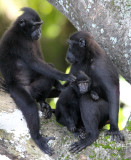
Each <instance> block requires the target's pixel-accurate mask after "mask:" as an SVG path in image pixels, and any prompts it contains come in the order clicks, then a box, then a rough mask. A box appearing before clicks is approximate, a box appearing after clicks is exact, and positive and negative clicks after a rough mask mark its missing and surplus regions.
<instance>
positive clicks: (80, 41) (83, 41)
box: [79, 38, 86, 47]
mask: <svg viewBox="0 0 131 160" xmlns="http://www.w3.org/2000/svg"><path fill="white" fill-rule="evenodd" d="M79 46H80V47H85V46H86V40H85V39H83V38H81V39H80V40H79Z"/></svg>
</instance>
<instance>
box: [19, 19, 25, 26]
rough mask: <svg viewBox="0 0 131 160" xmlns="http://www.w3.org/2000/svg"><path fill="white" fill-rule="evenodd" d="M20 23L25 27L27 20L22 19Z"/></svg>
mask: <svg viewBox="0 0 131 160" xmlns="http://www.w3.org/2000/svg"><path fill="white" fill-rule="evenodd" d="M19 24H20V26H21V27H24V26H25V20H24V19H21V20H20V22H19Z"/></svg>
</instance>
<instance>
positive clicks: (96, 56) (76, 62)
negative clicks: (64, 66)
mask: <svg viewBox="0 0 131 160" xmlns="http://www.w3.org/2000/svg"><path fill="white" fill-rule="evenodd" d="M68 43H69V48H68V51H67V55H66V59H67V60H68V62H69V63H70V64H71V70H70V73H72V74H73V75H74V76H76V75H77V73H78V71H80V70H82V71H83V72H85V74H87V75H88V76H89V77H90V78H91V82H92V83H91V90H93V91H95V92H96V93H97V94H98V95H99V97H100V98H102V99H103V100H104V102H105V101H106V102H107V103H108V105H109V121H110V130H109V131H108V132H107V134H109V135H111V136H112V137H113V139H116V140H119V141H120V140H123V141H124V136H123V135H122V134H121V133H120V132H119V129H118V112H119V76H118V73H117V71H116V69H115V67H114V66H113V64H112V62H111V60H110V59H109V57H108V56H107V54H106V53H105V52H104V50H103V49H102V48H101V47H100V46H99V45H98V43H97V42H96V41H95V40H94V38H93V36H92V35H91V34H90V33H89V32H83V31H80V32H76V33H74V34H73V35H72V36H71V37H70V39H69V40H68ZM88 99H89V97H88V96H87V98H86V96H83V97H82V100H83V102H82V101H81V102H80V106H79V107H80V113H81V118H82V121H83V123H84V126H87V125H88V123H87V122H86V119H87V118H89V117H87V114H86V112H88V108H89V107H87V109H86V107H84V106H88V105H89V102H90V101H89V100H88ZM86 103H87V105H86ZM94 103H96V102H95V101H94ZM98 104H99V103H98ZM81 105H82V106H81ZM91 106H92V108H93V106H94V105H92V104H91ZM90 111H91V112H92V114H93V113H94V114H96V113H97V112H96V107H94V108H93V109H92V110H90ZM99 113H100V112H99ZM99 113H97V114H99ZM97 114H96V121H97ZM99 116H100V118H101V114H100V115H99ZM94 118H95V117H94ZM90 119H92V117H90ZM90 122H91V121H90ZM93 122H94V123H92V126H93V128H94V125H95V123H96V125H97V123H98V122H95V121H93ZM95 132H96V130H94V135H95V134H96V135H97V133H95ZM87 145H90V143H89V142H88V141H84V142H83V144H82V143H75V144H74V145H73V146H72V148H71V151H79V149H78V148H79V146H80V148H81V149H82V148H84V147H85V146H87Z"/></svg>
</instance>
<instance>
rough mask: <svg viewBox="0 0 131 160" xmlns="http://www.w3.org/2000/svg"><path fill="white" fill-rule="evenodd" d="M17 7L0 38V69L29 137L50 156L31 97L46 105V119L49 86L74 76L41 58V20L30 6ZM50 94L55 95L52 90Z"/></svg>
mask: <svg viewBox="0 0 131 160" xmlns="http://www.w3.org/2000/svg"><path fill="white" fill-rule="evenodd" d="M21 10H22V11H23V14H22V15H21V16H19V17H18V18H17V19H16V21H15V22H14V23H13V25H12V26H11V27H10V28H9V29H8V30H7V31H6V32H5V34H4V35H3V37H2V39H1V42H0V70H1V73H2V76H3V78H4V80H5V84H6V87H8V91H9V93H10V94H11V96H12V98H13V99H14V101H15V103H16V104H17V106H18V107H19V108H20V109H21V111H22V113H23V115H24V116H25V119H26V121H27V125H28V127H29V130H30V134H31V137H32V138H33V140H34V141H35V143H36V144H37V145H38V146H39V148H40V149H41V150H42V151H44V152H45V153H47V154H49V155H52V154H53V150H52V149H51V148H50V147H49V146H48V145H47V142H48V141H49V140H50V139H52V138H46V137H42V136H41V134H40V133H39V116H38V109H37V104H36V101H35V100H37V101H38V102H40V103H41V105H42V107H43V106H44V107H45V108H47V117H46V118H49V117H50V116H51V113H50V110H51V109H50V106H49V105H47V104H45V99H46V98H47V97H48V96H49V95H51V88H52V86H56V87H57V86H59V87H60V84H59V85H58V83H59V82H58V81H57V80H64V81H74V80H75V77H74V76H73V75H66V74H64V73H62V72H60V71H58V70H57V69H55V68H54V67H52V66H51V65H50V64H47V63H46V62H45V61H44V60H43V59H42V56H41V51H40V46H39V42H38V39H39V38H40V36H41V27H40V26H41V24H42V21H41V19H40V17H39V15H38V14H37V13H36V12H35V11H34V10H33V9H31V8H22V9H21ZM59 87H58V88H59ZM53 95H56V94H55V93H54V92H53Z"/></svg>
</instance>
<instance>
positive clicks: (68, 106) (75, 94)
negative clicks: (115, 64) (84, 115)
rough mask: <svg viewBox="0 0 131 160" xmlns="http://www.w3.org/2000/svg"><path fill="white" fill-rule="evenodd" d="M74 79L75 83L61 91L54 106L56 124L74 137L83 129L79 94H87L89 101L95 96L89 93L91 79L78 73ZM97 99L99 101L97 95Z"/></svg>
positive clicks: (82, 73)
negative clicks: (65, 128) (64, 127)
mask: <svg viewBox="0 0 131 160" xmlns="http://www.w3.org/2000/svg"><path fill="white" fill-rule="evenodd" d="M76 77H77V79H76V81H75V82H73V83H71V84H69V85H68V86H67V87H65V89H63V90H62V92H61V94H60V96H59V100H58V101H57V104H56V111H55V116H56V120H57V122H59V123H61V124H62V125H64V126H67V128H68V130H69V131H71V132H73V133H75V135H80V134H81V132H79V131H82V129H83V127H84V126H83V122H82V120H81V114H80V107H79V99H80V97H81V94H84V93H86V92H88V93H89V95H90V97H91V99H93V97H94V96H93V95H94V94H96V95H97V93H95V92H94V93H93V94H92V92H91V91H90V86H91V79H90V78H89V77H88V76H87V75H86V74H85V73H84V72H82V71H80V72H78V74H77V76H76ZM97 97H98V99H99V96H98V95H97ZM98 99H97V100H98ZM93 100H94V99H93ZM95 100H96V99H95Z"/></svg>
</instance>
